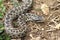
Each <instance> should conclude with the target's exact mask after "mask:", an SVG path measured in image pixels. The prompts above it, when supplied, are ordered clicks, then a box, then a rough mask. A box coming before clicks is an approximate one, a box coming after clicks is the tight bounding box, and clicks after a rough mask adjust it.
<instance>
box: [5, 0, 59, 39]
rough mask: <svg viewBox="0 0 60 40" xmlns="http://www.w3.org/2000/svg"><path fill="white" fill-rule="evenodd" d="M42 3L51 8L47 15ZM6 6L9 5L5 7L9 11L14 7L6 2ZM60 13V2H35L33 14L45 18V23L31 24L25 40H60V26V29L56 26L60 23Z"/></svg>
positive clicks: (49, 0)
mask: <svg viewBox="0 0 60 40" xmlns="http://www.w3.org/2000/svg"><path fill="white" fill-rule="evenodd" d="M8 2H9V1H8ZM41 3H44V4H46V5H47V6H48V7H49V13H48V14H47V15H45V14H44V13H43V11H42V10H41V9H40V8H41ZM4 4H8V5H5V6H6V8H7V10H9V9H11V8H12V7H13V5H12V4H11V3H10V2H9V3H7V2H5V3H4ZM59 11H60V0H33V8H32V10H31V12H32V13H35V14H37V15H42V16H44V17H45V21H44V22H43V23H35V22H29V23H28V33H27V35H26V37H24V40H60V28H59V27H60V25H59V27H57V26H56V25H58V24H59V23H60V12H59ZM57 16H58V17H57ZM55 17H57V18H55ZM52 20H53V21H52ZM55 27H56V28H55Z"/></svg>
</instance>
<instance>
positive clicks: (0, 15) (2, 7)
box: [0, 0, 5, 18]
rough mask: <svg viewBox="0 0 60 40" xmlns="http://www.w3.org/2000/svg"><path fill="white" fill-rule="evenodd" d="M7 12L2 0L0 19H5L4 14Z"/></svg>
mask: <svg viewBox="0 0 60 40" xmlns="http://www.w3.org/2000/svg"><path fill="white" fill-rule="evenodd" d="M4 12H5V6H4V4H3V0H0V18H3V13H4Z"/></svg>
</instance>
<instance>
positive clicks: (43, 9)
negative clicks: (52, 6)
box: [41, 4, 49, 15]
mask: <svg viewBox="0 0 60 40" xmlns="http://www.w3.org/2000/svg"><path fill="white" fill-rule="evenodd" d="M41 10H42V12H43V14H45V15H48V14H49V7H48V6H47V5H46V4H41Z"/></svg>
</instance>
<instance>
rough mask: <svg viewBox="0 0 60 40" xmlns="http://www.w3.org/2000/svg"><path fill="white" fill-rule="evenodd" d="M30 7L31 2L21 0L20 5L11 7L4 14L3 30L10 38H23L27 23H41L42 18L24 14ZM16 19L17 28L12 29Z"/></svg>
mask: <svg viewBox="0 0 60 40" xmlns="http://www.w3.org/2000/svg"><path fill="white" fill-rule="evenodd" d="M31 6H32V0H22V4H21V5H19V6H18V7H13V8H12V9H11V10H9V11H8V12H7V13H6V16H5V21H4V24H5V30H6V33H7V34H9V36H10V37H11V38H14V37H16V38H19V37H23V36H24V35H25V34H26V31H27V24H26V22H27V21H37V22H39V21H40V22H43V21H44V17H43V16H38V15H36V14H32V13H26V12H27V11H28V9H29V8H30V7H31ZM16 18H17V23H18V27H17V28H15V27H13V23H12V22H13V21H14V19H16Z"/></svg>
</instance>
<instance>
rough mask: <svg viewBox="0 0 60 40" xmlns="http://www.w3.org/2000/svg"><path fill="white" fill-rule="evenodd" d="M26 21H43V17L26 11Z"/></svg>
mask: <svg viewBox="0 0 60 40" xmlns="http://www.w3.org/2000/svg"><path fill="white" fill-rule="evenodd" d="M26 16H27V20H26V21H35V22H44V21H45V18H44V17H43V16H39V15H36V14H32V13H28V14H27V15H26Z"/></svg>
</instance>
